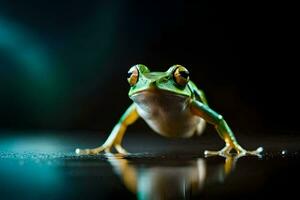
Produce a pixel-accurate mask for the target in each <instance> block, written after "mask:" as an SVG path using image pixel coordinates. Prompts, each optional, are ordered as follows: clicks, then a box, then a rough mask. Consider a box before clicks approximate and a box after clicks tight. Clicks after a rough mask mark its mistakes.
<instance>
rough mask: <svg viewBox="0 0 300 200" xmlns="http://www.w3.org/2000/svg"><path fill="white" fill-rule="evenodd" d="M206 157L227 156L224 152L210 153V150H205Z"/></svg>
mask: <svg viewBox="0 0 300 200" xmlns="http://www.w3.org/2000/svg"><path fill="white" fill-rule="evenodd" d="M204 155H205V156H225V155H226V154H225V152H224V151H223V150H220V151H208V150H205V151H204Z"/></svg>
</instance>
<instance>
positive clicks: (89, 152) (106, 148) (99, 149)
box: [75, 144, 129, 155]
mask: <svg viewBox="0 0 300 200" xmlns="http://www.w3.org/2000/svg"><path fill="white" fill-rule="evenodd" d="M112 146H114V147H115V149H116V151H117V152H118V153H120V154H124V155H126V154H129V153H128V152H127V151H126V150H125V149H124V148H123V147H122V146H121V145H120V144H114V145H111V146H100V147H97V148H94V149H78V148H77V149H76V150H75V153H76V154H77V155H97V154H99V153H101V152H103V151H104V152H106V153H110V150H111V147H112Z"/></svg>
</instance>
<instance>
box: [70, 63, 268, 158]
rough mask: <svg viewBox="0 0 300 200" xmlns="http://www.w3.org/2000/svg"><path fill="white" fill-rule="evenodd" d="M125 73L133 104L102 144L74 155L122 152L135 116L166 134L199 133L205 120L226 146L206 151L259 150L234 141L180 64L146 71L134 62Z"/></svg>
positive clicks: (254, 152)
mask: <svg viewBox="0 0 300 200" xmlns="http://www.w3.org/2000/svg"><path fill="white" fill-rule="evenodd" d="M128 73H129V77H128V82H129V84H130V86H131V88H130V90H129V93H128V95H129V98H131V99H132V100H133V104H132V105H131V106H129V108H128V109H127V110H126V112H125V113H124V115H123V116H122V117H121V119H120V121H119V123H117V125H116V126H115V127H114V128H113V130H112V132H111V134H110V136H109V137H108V139H107V140H106V142H105V143H104V144H103V145H102V146H100V147H98V148H94V149H85V150H80V149H76V153H77V154H97V153H99V152H101V151H109V150H110V149H111V147H115V149H116V150H117V151H118V152H119V153H122V154H126V153H127V152H126V150H125V149H123V147H122V146H121V142H122V139H123V136H124V133H125V131H126V128H127V126H128V125H130V124H132V123H133V122H135V121H136V120H137V119H138V117H141V118H143V119H144V120H145V121H146V123H147V124H148V125H149V126H150V127H151V128H152V129H153V130H154V131H155V132H157V133H159V134H161V135H163V136H166V137H191V136H192V135H193V134H195V133H198V134H200V133H202V131H203V129H204V126H205V121H206V122H208V123H210V124H212V125H214V126H215V128H216V130H217V131H218V133H219V135H220V137H221V138H222V139H223V140H224V141H225V143H226V146H225V147H224V148H223V149H222V150H220V151H213V152H212V151H206V152H205V153H206V154H214V155H224V154H229V153H230V151H231V150H232V149H234V150H236V152H237V153H239V154H246V153H248V154H255V155H256V154H259V153H260V152H261V151H262V148H258V149H257V150H256V151H246V150H244V149H243V148H242V147H241V146H240V145H239V144H238V143H237V141H236V139H235V137H234V135H233V133H232V131H231V130H230V128H229V126H228V125H227V123H226V121H225V120H224V119H223V117H222V116H221V115H219V114H218V113H216V112H215V111H213V110H212V109H211V108H210V107H209V106H208V104H207V101H206V98H205V95H204V93H203V92H202V91H201V90H199V89H198V88H197V87H196V85H195V84H194V83H193V82H192V81H190V80H189V72H188V71H187V69H186V68H184V67H183V66H181V65H174V66H172V67H170V68H169V70H167V71H166V72H150V70H149V69H148V68H147V67H146V66H145V65H135V66H133V67H131V68H130V70H129V72H128Z"/></svg>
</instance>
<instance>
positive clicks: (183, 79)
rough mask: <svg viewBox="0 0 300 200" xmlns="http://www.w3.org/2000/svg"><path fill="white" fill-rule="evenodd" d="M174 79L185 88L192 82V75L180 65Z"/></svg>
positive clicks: (175, 71)
mask: <svg viewBox="0 0 300 200" xmlns="http://www.w3.org/2000/svg"><path fill="white" fill-rule="evenodd" d="M173 77H174V81H175V82H176V83H177V84H178V85H180V86H185V85H186V84H187V83H188V82H189V80H190V73H189V71H188V70H187V69H186V68H185V67H183V66H180V65H179V66H178V67H177V68H176V69H175V70H174V73H173Z"/></svg>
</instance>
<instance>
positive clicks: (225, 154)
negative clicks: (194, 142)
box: [204, 145, 263, 157]
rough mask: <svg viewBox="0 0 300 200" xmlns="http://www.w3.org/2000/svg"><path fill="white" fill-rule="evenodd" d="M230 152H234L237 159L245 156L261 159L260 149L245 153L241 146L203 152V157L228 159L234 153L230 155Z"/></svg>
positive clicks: (261, 150)
mask: <svg viewBox="0 0 300 200" xmlns="http://www.w3.org/2000/svg"><path fill="white" fill-rule="evenodd" d="M232 150H235V152H236V155H238V157H241V156H246V155H251V156H258V157H261V153H262V152H263V148H262V147H259V148H257V149H256V150H254V151H247V150H245V149H243V148H242V147H241V146H232V145H226V146H225V147H224V148H223V149H221V150H220V151H204V155H205V156H223V157H228V156H231V155H232V154H234V153H231V151H232Z"/></svg>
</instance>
